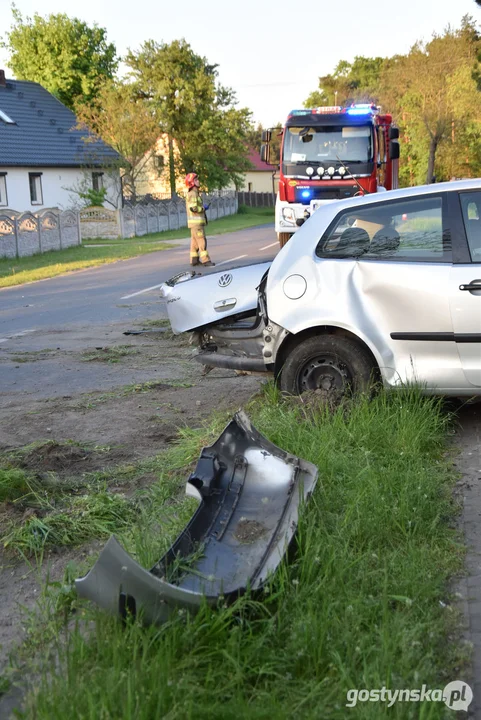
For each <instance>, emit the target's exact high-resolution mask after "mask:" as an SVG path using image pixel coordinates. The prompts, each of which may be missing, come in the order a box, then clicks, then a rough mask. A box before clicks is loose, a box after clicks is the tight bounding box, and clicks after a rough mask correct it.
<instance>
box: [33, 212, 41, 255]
mask: <svg viewBox="0 0 481 720" xmlns="http://www.w3.org/2000/svg"><path fill="white" fill-rule="evenodd" d="M35 219H36V221H37V232H38V249H39V252H41V253H42V252H43V248H42V222H41V220H40V218H39V217H38V215H37V217H36V218H35Z"/></svg>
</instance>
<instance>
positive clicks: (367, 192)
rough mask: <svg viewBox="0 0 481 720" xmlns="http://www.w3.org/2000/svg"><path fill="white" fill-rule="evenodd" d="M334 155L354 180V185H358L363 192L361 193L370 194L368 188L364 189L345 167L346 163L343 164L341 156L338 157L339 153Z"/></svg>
mask: <svg viewBox="0 0 481 720" xmlns="http://www.w3.org/2000/svg"><path fill="white" fill-rule="evenodd" d="M336 157H337V159H338V160H339V162H340V163H341V165H342V167H343V168H344V170H345V171H346V172H347V173H349V175H350V176H351V177H352V179H353V180H354V182H355V183H356V185H357V186H358V188H359V190H361V191H362V194H363V195H370V192H369V190H366V189H365V188H363V186H362V185H361V183H360V182H358V181H357V180H356V178H355V177H354V176H353V174H352V172H351V171H350V170H349V168H348V167H346V165H344V163H343V162H342V160H341V158H340V157H339V155H336Z"/></svg>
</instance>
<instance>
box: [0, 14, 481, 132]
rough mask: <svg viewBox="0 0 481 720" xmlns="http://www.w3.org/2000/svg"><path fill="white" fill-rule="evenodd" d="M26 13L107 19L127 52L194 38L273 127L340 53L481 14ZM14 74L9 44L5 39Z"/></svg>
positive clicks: (410, 38)
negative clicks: (145, 44)
mask: <svg viewBox="0 0 481 720" xmlns="http://www.w3.org/2000/svg"><path fill="white" fill-rule="evenodd" d="M15 4H16V6H17V8H18V10H20V12H21V13H22V15H23V16H24V17H25V16H33V15H34V14H35V13H36V12H37V13H38V14H40V15H43V16H46V15H49V14H50V13H59V12H66V13H67V14H68V15H71V16H73V15H75V16H76V17H79V18H80V19H81V20H84V21H85V22H87V23H89V24H94V23H97V24H98V25H100V26H101V27H105V28H106V29H107V37H108V40H109V41H110V42H114V43H115V45H116V46H117V51H118V53H119V54H120V55H123V54H124V53H125V52H126V50H127V49H128V48H130V49H132V50H136V49H138V48H140V46H141V44H142V43H143V42H145V41H146V40H150V39H152V40H155V41H157V42H159V43H160V42H167V43H169V42H171V41H172V40H177V39H180V38H185V39H186V40H187V42H188V43H190V45H191V46H192V48H193V50H194V51H195V52H196V53H198V54H199V55H203V56H205V57H206V58H207V59H208V61H209V62H210V63H217V64H218V66H219V67H218V72H219V80H220V82H222V84H223V85H227V86H228V87H231V88H233V89H234V90H235V91H236V94H237V99H238V105H239V107H248V108H249V109H250V110H251V111H252V113H253V120H254V121H255V122H256V123H257V122H261V123H262V124H263V125H264V127H268V126H271V125H275V124H276V123H277V122H281V123H283V122H284V120H285V119H286V117H287V115H288V113H289V111H290V110H292V109H294V108H300V107H302V106H303V103H304V101H305V100H306V98H307V96H308V95H309V93H311V92H313V91H314V90H316V89H318V86H319V76H320V75H327V74H328V73H330V72H332V71H333V70H334V68H335V66H336V64H337V63H338V62H339V60H348V61H352V60H353V59H354V57H355V56H356V55H364V56H367V57H374V56H378V55H380V56H391V55H394V54H398V53H406V52H408V51H409V48H410V47H411V46H412V45H413V44H414V42H415V41H416V40H420V39H424V40H429V38H430V37H431V36H432V34H433V33H436V32H437V33H440V32H442V31H443V29H444V28H445V27H446V26H447V25H448V24H451V25H452V26H454V27H459V25H460V23H461V18H462V17H463V15H466V14H469V15H471V16H472V17H473V18H475V19H476V20H477V21H478V22H479V23H481V9H480V8H479V7H478V6H477V5H476V4H475V2H474V0H457V1H456V2H453V0H430V1H429V0H428V2H426V0H394V1H393V0H389V2H386V3H380V2H376V3H374V2H372V0H364V2H362V1H361V0H342V2H340V1H339V0H338V1H337V2H336V1H335V0H314V2H301V3H300V4H297V2H296V1H295V0H277V2H267V1H266V0H243V2H233V1H232V0H224V1H223V2H221V0H179V1H178V2H173V1H172V0H169V2H166V0H157V1H155V0H135V1H133V0H109V1H108V2H107V1H106V0H82V2H80V3H72V6H71V7H72V10H68V9H66V8H67V7H68V5H67V4H66V3H65V0H15ZM10 6H11V2H10V0H0V18H1V19H2V25H1V27H0V36H3V34H4V32H5V31H8V29H9V26H10V25H11V21H12V18H11V12H10ZM2 67H3V68H5V70H6V71H7V77H11V76H12V74H11V73H9V71H8V70H9V69H8V54H7V52H6V51H5V50H3V49H1V48H0V68H2Z"/></svg>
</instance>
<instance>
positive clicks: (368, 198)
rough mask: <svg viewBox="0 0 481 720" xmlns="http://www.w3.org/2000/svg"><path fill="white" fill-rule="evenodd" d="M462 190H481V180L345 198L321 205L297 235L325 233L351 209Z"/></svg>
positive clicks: (421, 186)
mask: <svg viewBox="0 0 481 720" xmlns="http://www.w3.org/2000/svg"><path fill="white" fill-rule="evenodd" d="M461 190H465V191H466V190H481V178H476V179H474V180H471V179H470V180H453V181H452V182H444V183H432V184H431V185H417V186H415V187H408V188H400V189H398V190H388V191H386V192H377V193H371V194H370V195H362V196H358V197H351V198H345V199H343V200H335V201H334V202H328V203H326V204H323V205H321V206H320V207H319V208H318V209H317V210H316V211H315V213H314V214H313V215H312V216H311V218H310V219H309V222H307V223H306V224H305V225H303V226H302V227H301V228H300V229H299V230H298V231H297V232H296V233H295V234H296V235H301V237H304V233H305V234H306V235H307V234H308V233H309V232H312V231H313V230H314V231H315V232H317V231H321V232H323V231H324V229H325V228H327V226H328V225H329V223H330V222H331V221H332V220H333V219H334V218H335V217H336V215H337V214H338V213H340V212H342V211H344V210H348V209H349V208H359V207H363V206H366V205H373V204H374V203H376V204H379V205H380V209H381V208H382V205H383V204H384V203H387V202H391V201H392V200H402V199H403V198H406V199H413V198H417V197H423V196H425V195H435V194H439V193H441V192H459V191H461Z"/></svg>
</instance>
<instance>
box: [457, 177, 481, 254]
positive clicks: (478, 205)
mask: <svg viewBox="0 0 481 720" xmlns="http://www.w3.org/2000/svg"><path fill="white" fill-rule="evenodd" d="M460 197H461V207H462V210H463V221H464V227H465V229H466V236H467V238H468V245H469V252H470V253H471V260H472V261H473V262H481V191H480V190H477V191H475V192H466V193H460Z"/></svg>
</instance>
